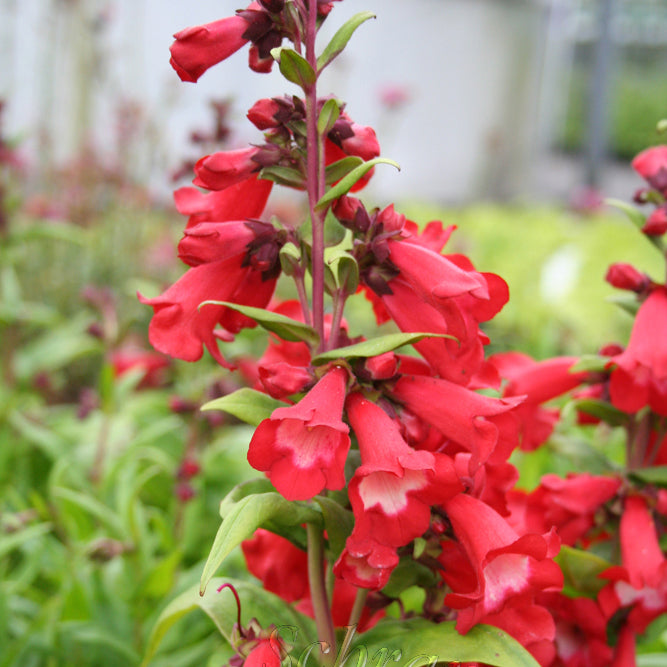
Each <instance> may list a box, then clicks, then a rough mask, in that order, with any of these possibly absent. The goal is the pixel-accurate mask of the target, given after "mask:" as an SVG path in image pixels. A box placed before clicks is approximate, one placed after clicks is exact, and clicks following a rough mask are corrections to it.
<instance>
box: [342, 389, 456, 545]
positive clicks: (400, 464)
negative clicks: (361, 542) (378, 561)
mask: <svg viewBox="0 0 667 667" xmlns="http://www.w3.org/2000/svg"><path fill="white" fill-rule="evenodd" d="M345 407H346V409H347V414H348V417H349V419H350V424H351V425H352V428H353V430H354V432H355V434H356V436H357V440H358V441H359V450H360V453H361V466H360V467H359V468H357V470H356V472H355V473H354V477H353V478H352V481H351V482H350V484H349V496H350V502H351V504H352V511H353V512H354V517H355V526H354V532H353V535H352V538H351V539H353V540H355V539H358V538H364V539H365V538H371V539H372V540H374V541H376V542H379V543H380V544H384V545H387V546H391V547H400V546H404V545H406V544H408V543H409V542H410V541H412V540H413V539H415V538H416V537H419V536H420V535H422V534H423V533H424V532H426V530H427V528H428V526H429V523H430V520H431V505H435V504H440V503H443V502H445V501H446V500H448V499H449V498H451V497H452V496H454V495H455V494H456V493H459V492H460V491H462V490H463V486H462V484H461V482H460V481H459V478H458V475H457V474H456V472H455V470H454V464H453V462H452V460H451V459H450V458H449V457H447V456H445V455H443V454H433V453H431V452H426V451H416V450H414V449H411V448H410V447H409V446H408V445H407V444H406V443H405V441H404V440H403V438H402V437H401V436H400V434H399V432H398V429H397V427H396V425H395V424H394V422H393V421H392V420H391V418H390V417H389V416H388V415H387V414H386V413H385V412H384V410H382V408H380V407H378V406H377V405H375V404H374V403H371V402H370V401H368V400H366V399H365V398H364V397H363V396H362V395H361V394H359V393H354V394H351V395H350V396H348V399H347V401H346V403H345Z"/></svg>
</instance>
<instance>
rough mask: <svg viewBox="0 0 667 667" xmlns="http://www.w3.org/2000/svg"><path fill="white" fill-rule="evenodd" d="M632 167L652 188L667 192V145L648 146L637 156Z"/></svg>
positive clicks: (663, 192)
mask: <svg viewBox="0 0 667 667" xmlns="http://www.w3.org/2000/svg"><path fill="white" fill-rule="evenodd" d="M632 167H633V169H634V170H635V171H636V172H637V173H638V174H639V175H640V176H641V177H642V178H643V179H644V180H646V181H647V182H648V184H649V185H650V186H651V187H652V188H655V189H656V190H658V191H659V192H661V193H662V194H663V195H665V194H667V146H652V147H651V148H647V149H646V150H644V151H642V152H641V153H639V155H637V156H636V157H635V159H634V160H633V161H632Z"/></svg>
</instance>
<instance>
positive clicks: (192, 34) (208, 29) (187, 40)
mask: <svg viewBox="0 0 667 667" xmlns="http://www.w3.org/2000/svg"><path fill="white" fill-rule="evenodd" d="M252 6H258V5H257V3H256V2H253V3H252V4H251V5H250V7H252ZM250 7H249V9H250ZM247 28H248V22H247V21H246V20H245V19H243V18H242V17H241V16H229V17H227V18H224V19H220V20H218V21H213V23H207V24H205V25H198V26H194V27H192V28H185V30H181V31H180V32H177V33H176V34H175V35H174V37H175V38H176V41H175V42H174V43H173V44H172V45H171V48H170V49H169V50H170V51H171V60H170V61H169V63H170V64H171V66H172V67H173V68H174V69H175V70H176V73H177V74H178V76H179V77H180V79H181V81H191V82H193V83H194V82H196V81H197V79H199V77H200V76H201V75H202V74H203V73H204V72H205V71H206V70H207V69H209V68H210V67H213V65H217V64H218V63H219V62H222V61H223V60H226V59H227V58H229V56H231V55H232V54H233V53H236V51H238V50H239V49H240V48H241V47H242V46H243V45H244V44H246V43H247V41H248V40H247V39H246V38H244V37H243V34H244V33H245V31H246V30H247Z"/></svg>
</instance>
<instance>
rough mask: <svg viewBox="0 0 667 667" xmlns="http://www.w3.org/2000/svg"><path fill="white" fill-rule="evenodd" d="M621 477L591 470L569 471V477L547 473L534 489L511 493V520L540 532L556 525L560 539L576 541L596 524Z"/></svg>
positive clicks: (569, 543)
mask: <svg viewBox="0 0 667 667" xmlns="http://www.w3.org/2000/svg"><path fill="white" fill-rule="evenodd" d="M620 487H621V480H620V479H619V478H615V477H605V476H595V475H590V474H588V473H580V474H578V473H570V474H569V475H568V476H567V478H566V479H562V478H560V477H558V476H557V475H552V474H547V475H544V476H543V477H542V480H541V481H540V485H539V486H538V487H537V488H536V489H535V490H534V491H532V492H531V493H529V494H524V493H522V492H520V491H515V492H513V493H512V494H511V495H510V506H511V510H512V516H511V517H510V519H509V521H510V523H511V524H512V525H513V526H514V527H515V528H517V530H521V531H526V532H531V533H541V532H546V531H547V530H550V529H551V528H553V527H555V528H556V530H557V531H558V535H559V537H560V538H561V541H562V542H563V543H564V544H567V545H570V546H572V545H574V544H575V543H576V542H577V540H579V539H581V538H582V537H584V536H585V535H586V533H587V532H588V531H589V530H590V529H591V528H592V527H593V525H594V521H595V514H596V512H597V511H598V510H599V509H600V507H602V505H603V504H604V503H606V502H608V501H610V500H611V499H612V498H614V496H615V495H616V493H617V492H618V490H619V488H620Z"/></svg>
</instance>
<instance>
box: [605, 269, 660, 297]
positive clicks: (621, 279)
mask: <svg viewBox="0 0 667 667" xmlns="http://www.w3.org/2000/svg"><path fill="white" fill-rule="evenodd" d="M605 280H606V281H607V282H608V283H609V284H610V285H611V286H612V287H616V288H618V289H626V290H630V291H632V292H642V291H643V290H645V289H646V287H647V286H648V284H649V282H650V281H649V278H648V276H647V275H645V274H643V273H640V272H639V271H637V269H635V267H634V266H632V264H625V263H622V262H618V263H616V264H612V265H611V266H610V267H609V269H608V271H607V275H606V276H605Z"/></svg>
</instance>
